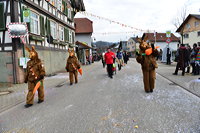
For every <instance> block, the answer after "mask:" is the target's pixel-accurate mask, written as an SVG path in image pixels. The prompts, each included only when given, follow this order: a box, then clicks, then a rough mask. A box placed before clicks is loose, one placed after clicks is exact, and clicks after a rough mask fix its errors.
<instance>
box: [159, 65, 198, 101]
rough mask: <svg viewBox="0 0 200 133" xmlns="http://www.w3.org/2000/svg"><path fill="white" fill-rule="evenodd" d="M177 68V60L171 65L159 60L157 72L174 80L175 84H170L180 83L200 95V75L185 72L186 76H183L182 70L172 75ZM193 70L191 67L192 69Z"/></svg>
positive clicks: (179, 84)
mask: <svg viewBox="0 0 200 133" xmlns="http://www.w3.org/2000/svg"><path fill="white" fill-rule="evenodd" d="M175 68H176V62H173V63H172V64H171V65H166V64H165V63H161V62H158V69H157V70H156V72H157V73H158V74H159V75H161V76H163V77H165V78H167V79H168V80H170V81H172V82H173V84H170V85H178V86H180V87H182V88H184V89H186V90H187V91H189V92H191V93H193V94H194V95H196V96H198V97H200V80H198V78H199V77H200V75H195V76H194V75H191V74H188V73H185V76H182V75H181V74H182V71H181V70H180V71H178V75H172V73H174V71H175ZM190 71H191V69H190Z"/></svg>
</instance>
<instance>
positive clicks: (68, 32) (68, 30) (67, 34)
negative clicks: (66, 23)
mask: <svg viewBox="0 0 200 133" xmlns="http://www.w3.org/2000/svg"><path fill="white" fill-rule="evenodd" d="M67 41H68V42H69V29H67Z"/></svg>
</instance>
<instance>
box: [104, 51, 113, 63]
mask: <svg viewBox="0 0 200 133" xmlns="http://www.w3.org/2000/svg"><path fill="white" fill-rule="evenodd" d="M104 58H105V62H106V64H113V60H114V58H115V54H114V53H113V52H107V53H105V55H104Z"/></svg>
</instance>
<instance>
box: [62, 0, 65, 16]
mask: <svg viewBox="0 0 200 133" xmlns="http://www.w3.org/2000/svg"><path fill="white" fill-rule="evenodd" d="M62 8H63V9H62V12H63V13H64V14H65V10H66V2H65V1H64V0H63V1H62Z"/></svg>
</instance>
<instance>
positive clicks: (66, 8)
mask: <svg viewBox="0 0 200 133" xmlns="http://www.w3.org/2000/svg"><path fill="white" fill-rule="evenodd" d="M65 15H66V16H68V7H67V3H66V6H65Z"/></svg>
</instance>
